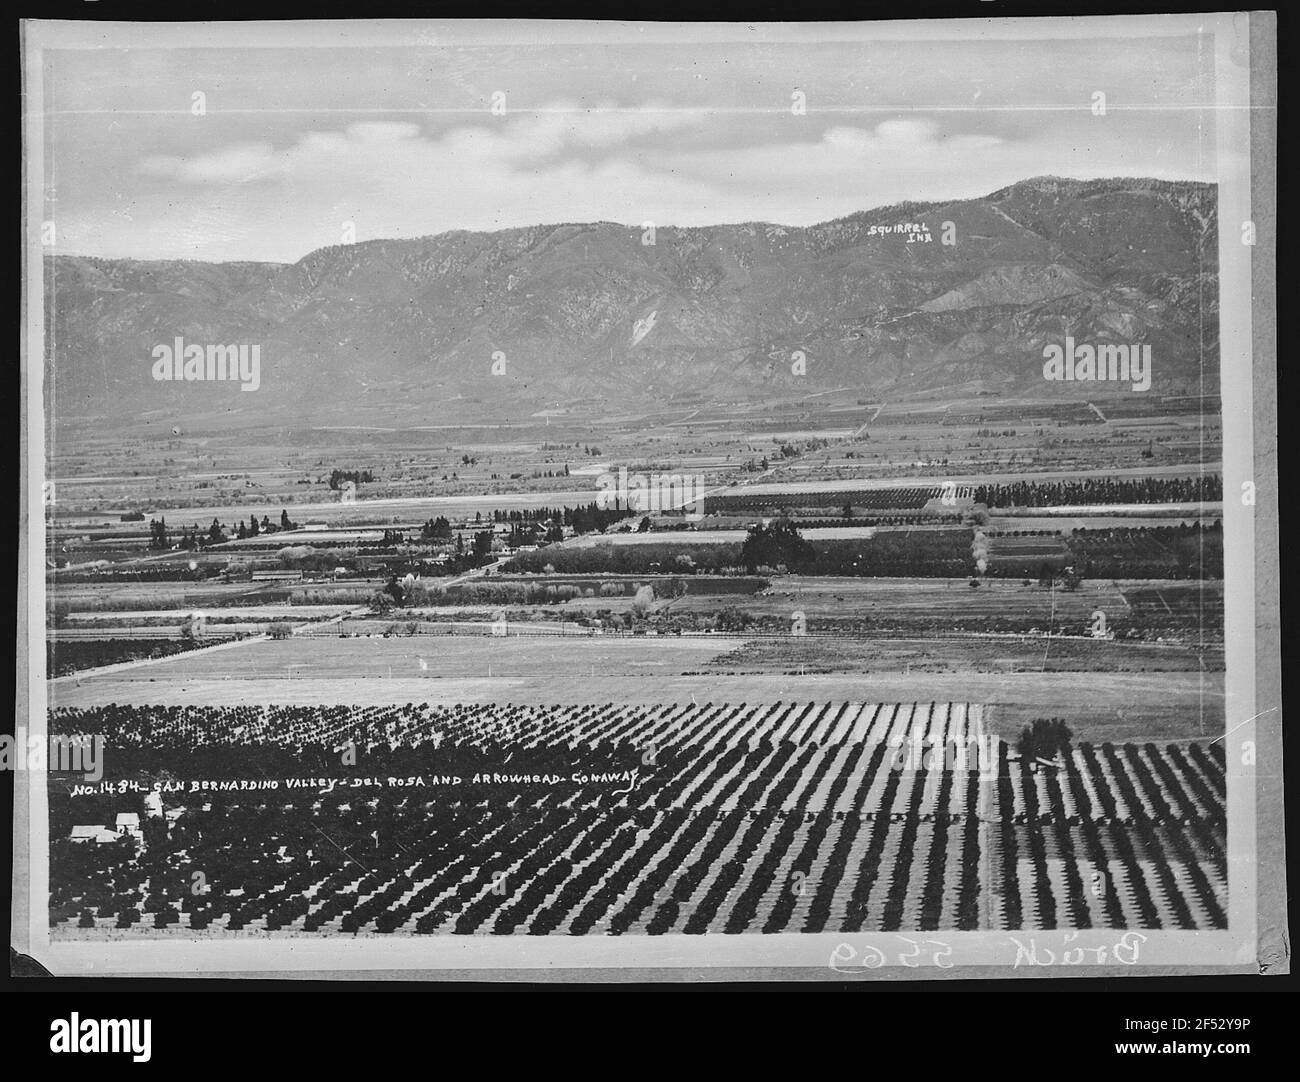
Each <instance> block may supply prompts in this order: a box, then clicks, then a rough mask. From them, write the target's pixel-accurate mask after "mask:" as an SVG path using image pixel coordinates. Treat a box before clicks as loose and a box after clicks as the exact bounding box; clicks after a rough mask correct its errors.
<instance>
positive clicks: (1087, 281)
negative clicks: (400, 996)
mask: <svg viewBox="0 0 1300 1082" xmlns="http://www.w3.org/2000/svg"><path fill="white" fill-rule="evenodd" d="M1216 200H1217V189H1216V187H1215V186H1214V185H1211V184H1206V183H1202V182H1196V181H1161V180H1155V179H1152V178H1107V179H1103V180H1093V181H1076V180H1069V179H1065V178H1054V177H1034V178H1029V179H1027V180H1025V181H1021V182H1018V183H1017V184H1013V185H1008V186H1006V187H1004V188H1001V189H998V191H996V192H993V193H990V194H989V195H988V196H984V197H980V198H975V199H963V200H949V201H936V202H928V203H924V202H917V201H905V202H902V203H895V204H891V205H889V206H884V207H877V208H871V209H868V210H863V211H857V212H854V213H853V214H851V215H848V216H845V217H843V218H838V219H832V220H829V221H826V222H822V223H818V224H816V225H811V226H803V227H798V226H784V225H778V224H773V223H764V222H753V223H738V224H736V223H732V224H724V225H716V226H694V227H677V226H657V227H655V228H654V229H653V231H648V230H647V229H645V228H644V227H643V226H627V225H620V224H617V223H602V222H597V223H564V224H556V225H535V226H521V227H513V228H509V229H503V230H494V231H492V232H474V231H467V230H452V231H447V232H444V233H439V234H431V235H429V236H426V237H419V238H402V239H383V238H380V239H374V240H368V241H361V242H358V243H356V244H351V245H331V246H326V247H322V248H318V249H315V250H313V251H312V252H309V253H307V254H306V255H304V256H303V257H302V258H301V259H299V260H298V261H297V262H295V263H263V262H257V261H238V262H228V263H208V262H203V261H197V260H194V261H190V260H183V261H182V260H146V261H140V260H122V259H109V258H105V257H95V256H74V255H63V254H54V255H48V256H47V257H46V264H45V270H46V286H47V288H46V316H47V350H46V374H47V394H50V395H51V396H52V404H53V405H54V408H55V412H56V416H61V417H74V416H101V415H102V416H104V417H120V416H130V415H131V414H132V413H133V412H134V413H138V412H139V411H140V409H141V408H142V406H144V407H146V408H150V407H152V406H153V405H154V404H156V407H157V408H158V409H161V410H163V411H164V412H166V411H168V410H171V411H172V412H176V413H178V414H179V415H180V416H181V417H185V416H190V415H193V414H196V413H197V414H205V413H210V412H212V411H214V410H215V411H216V412H218V413H221V412H223V411H224V412H225V413H226V414H229V415H232V416H237V417H239V418H241V419H243V420H256V418H257V417H258V416H259V415H263V414H264V415H266V417H267V418H271V417H273V416H279V415H282V414H284V413H285V411H286V410H289V409H290V408H291V407H292V410H293V411H296V412H297V413H298V414H301V415H303V416H311V417H316V416H321V417H331V416H338V415H341V414H342V413H346V412H347V411H348V410H349V409H355V408H364V407H370V406H374V407H376V408H380V409H382V408H385V406H384V403H385V401H389V402H391V405H392V407H393V408H394V409H399V408H400V409H403V410H411V411H414V412H419V411H421V410H425V411H429V412H431V413H433V414H442V413H445V412H448V411H451V412H455V413H459V412H461V410H463V408H464V403H466V402H476V403H477V404H478V407H477V408H478V409H479V411H480V412H483V413H484V414H485V415H497V414H500V413H502V411H504V412H505V413H510V414H515V415H517V413H518V411H519V410H521V409H527V408H528V407H529V406H532V407H534V408H536V407H538V406H541V405H545V404H549V403H553V402H556V401H565V400H573V399H576V398H581V399H605V400H612V401H617V402H620V403H626V402H647V403H649V402H653V401H655V400H659V399H663V398H667V397H673V396H676V395H679V394H690V393H699V392H706V391H708V390H710V389H712V390H714V391H716V390H717V389H718V388H719V387H720V386H726V387H727V388H728V391H729V393H731V392H734V393H735V394H738V395H740V396H741V397H753V396H762V395H763V394H766V393H774V392H775V393H781V392H784V391H788V390H793V389H797V388H799V387H806V388H807V389H808V390H810V391H816V390H822V389H826V388H829V387H843V386H851V387H857V388H860V389H861V391H862V392H863V393H864V394H867V395H878V394H889V395H893V396H900V395H903V396H905V395H908V394H914V393H920V392H923V391H940V392H950V393H954V394H959V393H976V392H978V391H980V390H983V391H990V390H991V391H995V392H997V391H1003V392H1012V391H1014V392H1017V393H1024V392H1026V391H1034V392H1037V391H1039V390H1041V391H1042V393H1043V394H1044V395H1045V396H1048V397H1050V396H1052V395H1055V394H1060V393H1069V392H1070V391H1072V390H1074V388H1062V387H1053V386H1050V385H1043V380H1042V374H1041V356H1042V348H1043V345H1045V344H1047V343H1048V342H1049V341H1060V340H1061V339H1062V338H1063V337H1064V336H1065V335H1067V334H1068V335H1071V336H1073V337H1074V338H1075V339H1076V340H1079V341H1098V342H1103V341H1117V342H1125V341H1139V340H1140V341H1144V342H1148V343H1150V344H1152V346H1153V354H1154V356H1155V363H1154V369H1155V372H1154V384H1153V389H1155V390H1158V391H1164V392H1166V393H1195V392H1199V391H1213V390H1216V389H1217V383H1218V365H1217V351H1218V345H1217V343H1218V313H1217V294H1218V289H1217V265H1216V263H1217V223H1216ZM914 224H921V225H923V226H924V227H925V229H924V231H921V232H917V231H911V232H907V231H903V232H900V231H897V229H896V227H907V226H910V225H914ZM926 236H928V238H929V239H928V240H927V239H925V237H926ZM945 240H949V241H951V242H952V243H945ZM1202 300H1203V301H1204V304H1203V305H1202ZM176 337H182V338H183V339H184V340H185V341H186V342H193V343H200V344H228V343H234V342H247V343H259V344H260V345H261V346H262V349H261V354H262V357H263V362H262V363H263V366H264V371H263V375H262V385H261V388H260V389H259V391H258V392H257V393H256V394H243V395H241V394H239V393H238V388H237V387H236V386H233V385H218V386H212V385H204V384H198V383H190V384H179V385H175V384H166V383H155V382H154V381H153V380H152V379H151V377H150V374H149V370H150V365H151V361H150V350H151V349H152V348H153V346H154V345H156V344H158V343H170V342H171V341H172V340H173V339H174V338H176ZM797 354H802V355H803V357H804V362H803V370H802V371H799V368H800V365H799V364H798V363H797V362H796V361H795V360H793V358H795V357H796V355H797ZM51 387H52V390H50V388H51ZM142 395H145V396H146V397H145V399H144V400H143V401H142V399H141V396H142ZM451 403H460V404H461V405H460V406H453V405H451Z"/></svg>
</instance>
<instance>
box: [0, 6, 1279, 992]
mask: <svg viewBox="0 0 1300 1082" xmlns="http://www.w3.org/2000/svg"><path fill="white" fill-rule="evenodd" d="M984 6H985V7H989V6H990V5H984ZM1259 19H1260V17H1259V16H1258V15H1253V14H1252V15H1247V14H1244V13H1239V14H1221V15H1215V14H1198V15H1145V16H1136V15H1134V16H1128V15H1115V16H1098V17H1087V18H1069V19H1056V18H1043V19H997V18H981V19H979V20H978V21H975V20H972V21H961V20H956V21H954V20H934V21H928V20H913V21H879V22H869V23H800V22H789V23H781V24H773V23H758V24H746V23H722V22H719V23H694V24H692V23H673V22H657V23H646V24H642V23H636V24H634V23H619V22H595V21H592V22H581V21H574V22H550V23H548V22H545V21H540V20H538V21H523V20H487V19H485V20H475V21H463V22H460V21H446V22H437V21H428V22H421V21H414V22H394V21H386V20H373V21H367V20H365V19H358V20H355V21H351V22H349V23H346V24H343V23H338V22H327V21H321V22H318V23H313V22H309V21H288V22H277V23H270V22H266V23H259V22H243V23H236V22H231V23H216V22H204V23H193V24H184V25H183V24H178V23H165V22H162V23H145V22H139V23H131V22H105V23H93V24H92V23H78V22H43V21H39V20H38V21H35V22H27V23H26V24H25V25H24V45H23V56H24V73H23V74H24V93H25V100H24V120H23V123H24V136H25V138H24V156H23V167H24V173H25V176H24V191H23V194H24V199H25V206H24V223H25V225H24V228H25V236H24V248H23V261H24V263H23V265H24V268H25V282H24V289H25V299H26V303H25V309H24V345H23V356H22V378H23V389H22V395H23V403H22V405H23V414H24V415H23V430H22V441H23V453H24V460H23V466H22V471H21V472H22V481H23V505H24V506H23V513H24V515H25V521H24V529H23V537H22V549H21V551H20V572H21V574H22V576H23V577H22V585H21V597H20V618H21V619H22V620H24V621H25V623H23V624H22V626H21V627H20V640H19V652H20V655H21V656H20V668H19V673H20V681H19V683H20V687H19V694H20V701H19V714H18V723H17V726H18V727H17V730H16V732H15V734H14V736H13V737H7V738H6V740H7V741H8V746H7V748H6V749H5V753H6V755H7V757H8V758H9V764H8V765H9V766H10V767H11V768H12V769H13V770H14V771H15V783H16V786H17V793H18V796H19V799H20V802H22V807H23V808H24V809H25V810H24V811H23V814H22V816H21V817H20V819H21V822H22V823H23V824H24V826H23V831H24V832H25V833H24V835H23V836H24V842H25V845H24V846H23V847H22V848H23V849H24V856H23V859H22V860H20V861H19V862H18V863H17V864H16V867H15V876H14V898H15V913H16V914H17V916H16V932H17V933H20V934H16V937H15V942H16V943H17V942H19V941H21V942H22V943H24V944H25V946H20V947H19V948H18V949H19V950H23V951H25V952H26V953H28V954H30V955H31V956H32V957H33V958H35V959H37V960H38V961H39V962H40V964H41V965H42V966H44V967H45V968H46V969H48V970H49V971H50V972H51V973H54V974H65V975H75V976H85V975H92V974H109V973H151V974H156V973H169V972H185V973H189V974H197V973H201V972H203V971H210V970H220V971H221V972H225V973H230V972H236V971H238V972H243V973H247V974H250V975H251V974H262V975H265V974H273V973H285V972H298V973H309V972H324V971H330V972H336V971H341V970H348V969H353V968H359V969H364V970H366V971H368V972H380V971H382V972H388V973H391V974H393V975H403V974H405V975H408V976H410V975H414V974H426V975H435V974H439V973H447V972H451V971H455V972H462V973H463V972H474V973H477V974H478V976H477V977H476V979H491V975H492V974H493V972H494V971H511V972H516V971H520V970H528V971H540V970H545V969H560V970H567V971H573V972H579V973H580V972H587V973H598V972H607V971H622V972H635V971H637V970H642V971H646V970H651V969H653V970H655V971H656V972H663V971H676V970H687V969H689V970H690V971H692V972H694V973H696V974H699V973H701V972H703V973H709V972H713V973H715V974H717V976H718V979H725V978H726V975H727V974H734V973H738V972H745V973H748V974H749V975H750V977H751V978H753V977H754V976H755V975H758V976H761V975H763V974H767V975H773V976H779V975H780V974H781V973H782V972H787V973H789V972H792V971H795V970H798V971H800V972H801V973H804V974H811V975H812V976H813V977H816V976H817V975H818V974H820V976H821V977H822V978H824V979H827V980H844V979H857V980H871V979H879V980H892V979H899V978H908V977H917V976H924V977H925V978H928V979H936V978H960V977H962V976H963V975H964V974H967V973H975V972H977V971H978V972H984V973H995V974H996V975H999V976H1002V977H1013V976H1019V975H1026V974H1028V973H1031V972H1032V973H1040V971H1043V970H1047V969H1050V970H1052V972H1053V975H1062V974H1070V975H1078V976H1088V975H1100V974H1106V975H1108V976H1115V975H1116V974H1138V973H1142V972H1147V971H1151V970H1153V969H1160V970H1162V971H1168V970H1178V969H1182V970H1185V971H1195V972H1213V971H1216V970H1220V969H1223V970H1231V969H1233V968H1234V967H1237V968H1239V969H1240V971H1242V972H1245V971H1249V972H1252V973H1258V972H1260V971H1261V969H1262V968H1266V965H1265V964H1264V963H1265V962H1266V961H1267V958H1268V957H1269V956H1270V955H1269V952H1270V951H1271V950H1280V949H1283V948H1281V947H1280V946H1279V944H1281V943H1283V942H1284V940H1285V916H1284V908H1285V882H1284V878H1281V863H1280V862H1281V861H1282V860H1283V850H1282V834H1281V818H1280V817H1281V803H1280V801H1281V796H1280V793H1281V790H1280V778H1281V773H1282V768H1281V761H1280V758H1279V756H1280V748H1281V737H1280V733H1281V725H1282V720H1281V712H1280V699H1279V698H1278V697H1277V693H1276V687H1275V685H1276V680H1277V668H1278V665H1279V659H1278V656H1277V654H1278V645H1277V641H1276V638H1275V637H1270V634H1269V633H1268V628H1270V627H1271V628H1272V629H1273V635H1274V636H1275V633H1276V624H1275V620H1276V616H1275V615H1274V616H1272V617H1270V616H1269V613H1274V614H1275V613H1276V609H1277V605H1278V599H1277V581H1276V565H1277V545H1278V538H1277V536H1276V506H1277V484H1276V474H1275V472H1274V471H1275V470H1276V462H1275V460H1274V459H1273V458H1272V456H1271V455H1270V454H1269V453H1268V446H1269V444H1270V443H1271V441H1273V440H1274V439H1275V427H1274V426H1275V419H1274V415H1273V410H1274V387H1273V382H1272V380H1273V376H1272V366H1273V363H1274V359H1275V354H1274V353H1273V352H1271V351H1272V350H1273V348H1274V347H1273V345H1272V342H1273V338H1272V335H1273V324H1272V320H1273V319H1274V318H1275V313H1274V310H1273V307H1272V299H1271V297H1270V296H1268V295H1267V291H1266V290H1265V289H1262V288H1259V287H1258V285H1257V284H1256V285H1254V286H1253V285H1252V282H1256V283H1257V282H1258V279H1257V278H1255V279H1253V278H1252V275H1257V274H1258V273H1259V267H1260V266H1261V264H1259V262H1258V261H1259V260H1260V258H1261V257H1263V256H1265V255H1267V258H1268V260H1271V259H1272V254H1271V253H1272V248H1273V245H1274V242H1275V238H1274V233H1273V226H1272V224H1271V222H1272V219H1271V217H1270V216H1269V215H1264V214H1261V213H1259V212H1258V210H1257V209H1253V208H1257V204H1256V203H1255V202H1254V201H1253V200H1254V199H1257V198H1259V197H1258V195H1257V194H1256V193H1257V192H1258V191H1259V190H1261V187H1260V186H1261V181H1260V179H1259V177H1258V176H1257V175H1256V172H1255V169H1256V168H1257V167H1256V166H1254V164H1253V163H1255V162H1256V161H1257V160H1258V156H1259V154H1260V153H1261V151H1263V152H1264V153H1266V154H1271V153H1272V152H1273V143H1272V139H1273V136H1272V135H1269V134H1268V133H1269V132H1270V131H1273V132H1275V129H1274V128H1269V127H1268V126H1267V125H1264V126H1261V123H1260V117H1261V116H1262V115H1264V112H1268V115H1269V116H1271V112H1269V111H1268V110H1264V111H1263V112H1261V110H1260V108H1259V102H1260V99H1259V97H1258V95H1259V94H1260V93H1261V91H1260V88H1261V87H1263V88H1265V91H1266V92H1268V93H1271V92H1272V89H1273V83H1272V82H1271V81H1270V80H1271V79H1273V78H1275V76H1273V75H1272V73H1271V72H1269V71H1265V72H1263V74H1262V75H1261V73H1260V72H1259V71H1257V70H1256V68H1255V67H1254V66H1253V64H1252V58H1253V57H1255V56H1257V55H1258V52H1257V50H1258V47H1259V42H1260V41H1262V40H1265V39H1267V40H1268V41H1270V42H1271V40H1272V39H1271V35H1272V33H1273V29H1272V26H1271V24H1270V23H1269V22H1268V21H1267V20H1265V21H1264V22H1263V23H1261V22H1260V21H1259ZM1252 43H1254V44H1252ZM1270 160H1271V159H1270ZM1270 191H1271V189H1270ZM1265 514H1267V515H1268V516H1269V517H1267V518H1265V517H1264V515H1265ZM1270 619H1272V620H1273V621H1274V623H1272V624H1270V623H1269V621H1270ZM1265 775H1266V776H1267V777H1268V778H1270V779H1274V780H1275V781H1276V785H1275V786H1274V787H1273V788H1268V787H1267V786H1265V787H1261V783H1260V782H1259V779H1260V778H1261V777H1263V776H1265ZM1269 784H1270V785H1271V784H1272V783H1271V782H1270V783H1269ZM1265 881H1268V885H1267V891H1266V894H1267V898H1265V895H1264V894H1261V891H1263V890H1265V886H1264V884H1265ZM1279 892H1280V893H1279ZM1268 899H1271V901H1269V900H1268ZM1270 907H1272V909H1271V910H1270ZM1266 910H1269V911H1271V912H1274V913H1275V916H1274V917H1267V916H1265V915H1264V914H1265V912H1266ZM1278 913H1280V914H1281V916H1280V917H1278V916H1276V914H1278ZM1279 920H1280V921H1281V923H1280V924H1279V923H1278V921H1279ZM1279 929H1280V930H1279ZM1270 936H1271V937H1273V938H1270ZM1287 949H1289V948H1287ZM1261 959H1264V962H1262V961H1261ZM665 979H672V978H671V977H665Z"/></svg>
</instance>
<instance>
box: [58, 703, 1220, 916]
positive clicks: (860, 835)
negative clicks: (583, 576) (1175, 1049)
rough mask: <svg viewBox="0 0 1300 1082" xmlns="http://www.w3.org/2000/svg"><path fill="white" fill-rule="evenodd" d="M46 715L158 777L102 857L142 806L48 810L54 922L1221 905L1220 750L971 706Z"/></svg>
mask: <svg viewBox="0 0 1300 1082" xmlns="http://www.w3.org/2000/svg"><path fill="white" fill-rule="evenodd" d="M51 721H52V726H53V727H54V728H55V729H57V730H59V731H63V732H68V733H74V732H75V733H94V732H103V733H104V734H106V736H107V737H108V738H109V740H110V748H109V751H108V753H107V756H108V761H109V762H110V763H111V764H112V770H113V777H114V779H118V780H121V779H131V780H132V781H134V782H136V783H137V784H139V785H141V786H142V787H143V790H145V791H147V790H148V788H149V786H150V785H151V784H152V783H153V782H154V781H157V780H159V779H160V778H166V779H168V783H167V788H166V789H164V790H163V791H162V792H161V803H160V804H158V805H156V806H155V808H154V810H153V813H152V814H151V813H150V812H149V811H148V810H146V813H145V818H144V822H143V829H144V834H143V837H142V839H141V840H140V841H133V840H126V841H123V842H120V843H114V844H112V845H108V846H99V847H97V848H95V849H91V850H88V849H87V848H86V844H87V843H80V844H78V843H74V842H71V841H68V840H66V839H67V834H68V832H69V831H70V830H71V828H72V826H73V825H75V824H80V823H95V822H107V823H111V822H113V821H114V815H115V814H116V813H117V812H120V811H122V810H124V809H125V808H126V807H128V806H130V807H131V808H142V807H145V805H144V804H143V803H142V798H141V797H140V796H139V795H134V796H133V795H132V794H131V793H130V792H129V791H128V793H127V794H126V795H123V794H121V793H112V794H111V795H101V794H90V795H85V794H78V795H66V796H65V795H62V794H59V795H57V796H56V797H55V798H54V799H53V801H52V816H51V836H52V838H53V847H52V851H51V873H50V880H51V887H52V889H51V924H52V926H53V930H54V934H55V935H56V936H59V937H65V936H82V937H87V936H89V937H101V936H112V935H114V934H119V935H120V934H122V933H123V932H128V931H129V932H130V933H132V934H134V935H139V936H151V935H166V934H168V932H169V930H170V931H173V932H178V933H180V934H192V933H193V932H194V931H196V930H199V931H202V930H205V929H206V930H209V931H219V932H226V933H230V932H238V933H242V934H246V935H258V934H263V935H265V934H283V935H293V934H300V935H306V934H313V933H316V934H320V933H334V934H339V933H343V934H439V933H451V934H482V933H497V934H500V933H510V932H519V933H527V934H530V935H543V934H569V935H574V934H605V935H655V934H667V933H686V934H737V933H745V932H749V933H757V932H765V933H774V932H781V931H805V932H820V931H845V932H848V931H860V930H864V929H868V930H886V931H890V930H898V929H904V930H912V929H915V930H938V929H945V928H953V929H979V928H1008V929H1017V928H1055V927H1062V926H1064V927H1075V928H1088V927H1111V928H1183V929H1196V928H1221V927H1224V926H1225V922H1226V918H1225V913H1226V905H1227V879H1226V875H1227V869H1226V861H1225V859H1224V843H1225V833H1224V831H1225V826H1224V795H1223V794H1224V764H1223V757H1222V753H1221V747H1220V745H1218V744H1213V745H1208V746H1206V745H1202V744H1199V743H1197V744H1191V745H1187V746H1178V745H1169V746H1167V747H1164V748H1161V747H1158V746H1156V745H1155V744H1152V743H1146V744H1144V745H1142V746H1137V745H1135V744H1126V745H1124V746H1122V747H1115V746H1113V745H1111V744H1109V743H1107V744H1104V745H1102V746H1100V747H1095V746H1093V745H1091V744H1087V743H1083V744H1079V745H1077V746H1076V747H1074V748H1072V749H1071V750H1069V751H1068V752H1066V753H1065V754H1063V755H1060V756H1058V757H1057V758H1056V759H1055V760H1054V761H1053V762H1050V763H1039V762H1036V761H1035V762H1031V761H1027V760H1025V759H1021V758H1019V757H1017V756H1015V755H1014V753H1012V752H1011V751H1009V749H1008V747H1007V745H1006V744H1005V743H1004V742H1002V741H1001V740H998V739H996V738H993V737H991V736H990V735H989V734H988V733H987V732H986V731H985V727H984V719H983V713H982V710H981V708H980V707H979V706H977V705H971V704H967V703H964V702H903V703H868V702H863V701H860V700H848V701H834V700H832V701H811V702H809V701H801V700H800V701H785V702H775V703H764V704H754V703H747V702H736V703H729V702H722V703H713V702H707V703H703V704H698V705H697V704H688V705H669V704H665V703H658V704H655V705H645V704H614V703H609V704H606V705H603V706H601V705H596V704H587V705H583V706H568V707H566V706H549V707H546V706H499V705H486V706H477V707H466V706H463V705H462V706H455V707H450V708H439V707H430V706H427V705H425V706H414V705H411V704H407V705H406V706H398V707H387V708H376V707H369V708H360V707H351V708H348V707H339V708H304V707H289V708H273V709H267V708H265V707H256V706H242V707H233V708H210V707H209V708H200V709H196V710H177V709H164V708H140V707H111V708H106V709H105V708H96V709H92V710H90V711H87V712H81V711H72V712H61V713H57V714H56V715H54V717H53V718H52V719H51ZM348 747H351V748H353V750H354V752H355V755H354V757H353V760H352V765H350V766H340V765H339V764H340V763H341V762H346V759H347V757H346V755H343V756H340V755H339V752H340V750H345V749H346V748H348ZM235 748H238V749H239V751H238V754H232V751H233V750H234V749H235ZM182 750H184V751H185V752H186V753H187V756H186V765H185V766H184V767H181V768H180V769H179V770H178V769H177V768H178V767H179V766H180V760H178V759H177V758H176V752H178V751H182ZM291 779H295V780H298V781H299V782H300V784H292V783H291ZM304 779H305V783H302V782H303V781H304ZM194 782H200V783H201V784H199V785H194V784H192V783H194ZM273 782H274V783H275V784H274V787H272V783H273ZM173 787H174V788H173ZM69 792H71V790H70V789H69ZM252 839H256V843H255V845H254V846H253V847H252V848H251V849H250V841H251V840H252ZM87 855H89V856H91V857H93V859H89V860H87V859H85V858H86V856H87ZM200 881H201V882H202V884H203V889H202V890H200V891H199V892H197V893H196V892H194V891H193V890H192V889H191V886H192V884H194V883H196V882H200Z"/></svg>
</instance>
